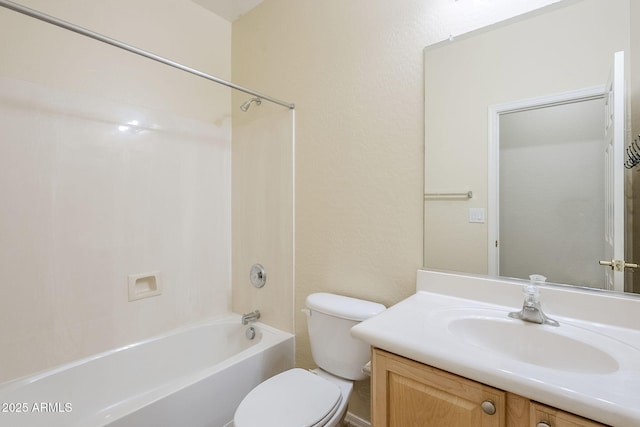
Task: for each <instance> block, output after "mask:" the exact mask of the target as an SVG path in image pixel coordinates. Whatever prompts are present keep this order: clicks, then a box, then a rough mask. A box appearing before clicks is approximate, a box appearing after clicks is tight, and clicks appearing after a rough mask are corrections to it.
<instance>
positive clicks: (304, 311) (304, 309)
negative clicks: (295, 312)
mask: <svg viewBox="0 0 640 427" xmlns="http://www.w3.org/2000/svg"><path fill="white" fill-rule="evenodd" d="M300 311H301V312H303V313H304V314H306V315H307V317H311V310H309V309H308V308H303V309H302V310H300Z"/></svg>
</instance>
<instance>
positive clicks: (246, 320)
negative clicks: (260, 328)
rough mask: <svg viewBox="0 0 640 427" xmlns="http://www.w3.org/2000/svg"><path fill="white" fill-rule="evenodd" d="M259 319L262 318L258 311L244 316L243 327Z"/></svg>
mask: <svg viewBox="0 0 640 427" xmlns="http://www.w3.org/2000/svg"><path fill="white" fill-rule="evenodd" d="M259 318H260V311H258V310H255V311H252V312H251V313H247V314H243V315H242V324H243V325H248V324H249V322H255V321H256V320H258V319H259Z"/></svg>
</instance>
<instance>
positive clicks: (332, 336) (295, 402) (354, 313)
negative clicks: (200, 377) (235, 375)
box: [233, 293, 385, 427]
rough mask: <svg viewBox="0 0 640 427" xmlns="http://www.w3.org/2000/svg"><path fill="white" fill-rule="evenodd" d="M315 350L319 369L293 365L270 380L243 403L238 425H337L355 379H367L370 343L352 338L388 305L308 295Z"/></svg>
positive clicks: (313, 347) (310, 335) (246, 426)
mask: <svg viewBox="0 0 640 427" xmlns="http://www.w3.org/2000/svg"><path fill="white" fill-rule="evenodd" d="M307 308H308V310H306V312H307V320H308V328H309V339H310V341H311V353H312V356H313V360H314V361H315V362H316V363H317V364H318V366H319V367H318V368H317V369H314V370H313V371H307V370H304V369H299V368H294V369H290V370H288V371H285V372H283V373H281V374H278V375H276V376H274V377H271V378H269V379H268V380H266V381H265V382H263V383H262V384H259V385H258V386H257V387H256V388H254V389H253V390H252V391H251V392H250V393H249V394H248V395H247V396H246V397H245V398H244V399H243V400H242V402H241V403H240V406H238V409H237V410H236V413H235V416H234V418H233V423H234V425H235V427H256V426H260V427H303V426H305V427H306V426H309V427H321V426H322V427H335V426H337V425H338V424H339V423H340V422H341V421H342V419H343V417H344V415H345V414H346V411H347V403H348V402H349V396H350V395H351V390H352V388H353V381H355V380H362V379H365V378H367V375H365V374H363V372H362V367H363V366H364V365H365V364H366V363H367V362H368V361H369V358H370V356H371V352H370V348H369V345H368V344H366V343H365V342H363V341H360V340H358V339H356V338H352V337H351V328H352V327H353V326H354V325H356V324H357V323H359V322H361V321H363V320H365V319H368V318H370V317H372V316H375V315H376V314H378V313H381V312H382V311H384V310H385V307H384V305H382V304H377V303H374V302H370V301H363V300H359V299H356V298H349V297H344V296H341V295H334V294H328V293H317V294H311V295H309V296H308V297H307Z"/></svg>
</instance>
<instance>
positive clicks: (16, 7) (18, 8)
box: [0, 0, 295, 110]
mask: <svg viewBox="0 0 640 427" xmlns="http://www.w3.org/2000/svg"><path fill="white" fill-rule="evenodd" d="M0 6H2V7H5V8H7V9H10V10H13V11H14V12H18V13H21V14H23V15H27V16H30V17H32V18H35V19H39V20H40V21H44V22H47V23H49V24H52V25H55V26H57V27H60V28H64V29H66V30H69V31H73V32H74V33H77V34H80V35H83V36H85V37H89V38H92V39H94V40H98V41H101V42H103V43H106V44H110V45H111V46H115V47H118V48H120V49H124V50H126V51H129V52H131V53H135V54H136V55H140V56H144V57H145V58H148V59H152V60H154V61H157V62H160V63H162V64H165V65H169V66H171V67H174V68H177V69H179V70H182V71H186V72H187V73H191V74H194V75H196V76H199V77H202V78H204V79H207V80H211V81H213V82H216V83H219V84H222V85H225V86H228V87H230V88H232V89H236V90H239V91H241V92H244V93H248V94H249V95H253V96H256V97H258V98H260V99H263V100H265V101H269V102H273V103H274V104H278V105H282V106H283V107H287V108H289V109H291V110H293V109H294V108H295V104H292V103H289V102H285V101H281V100H279V99H276V98H272V97H270V96H268V95H263V94H261V93H258V92H256V91H254V90H251V89H248V88H246V87H242V86H239V85H237V84H235V83H231V82H229V81H226V80H223V79H221V78H218V77H215V76H212V75H210V74H206V73H203V72H202V71H198V70H196V69H195V68H191V67H187V66H185V65H182V64H180V63H178V62H174V61H171V60H170V59H167V58H164V57H162V56H159V55H156V54H154V53H151V52H148V51H146V50H143V49H139V48H137V47H134V46H131V45H128V44H126V43H123V42H121V41H118V40H115V39H112V38H110V37H107V36H103V35H102V34H99V33H96V32H94V31H91V30H87V29H86V28H82V27H80V26H78V25H75V24H72V23H70V22H67V21H63V20H61V19H58V18H55V17H53V16H51V15H47V14H45V13H42V12H39V11H37V10H35V9H31V8H28V7H26V6H22V5H21V4H18V3H15V2H12V1H8V0H0Z"/></svg>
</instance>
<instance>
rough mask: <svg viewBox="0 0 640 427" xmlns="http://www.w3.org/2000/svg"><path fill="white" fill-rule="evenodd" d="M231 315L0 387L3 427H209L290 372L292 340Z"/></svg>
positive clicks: (216, 425)
mask: <svg viewBox="0 0 640 427" xmlns="http://www.w3.org/2000/svg"><path fill="white" fill-rule="evenodd" d="M254 327H255V329H256V331H257V335H256V337H255V339H253V340H249V339H247V338H246V337H245V331H246V329H247V326H242V325H241V323H240V316H238V315H235V314H232V315H228V316H224V317H221V318H216V319H213V320H210V321H207V322H202V323H199V324H196V325H193V326H189V327H184V328H181V329H177V330H175V331H171V332H169V333H166V334H163V335H161V336H157V337H154V338H151V339H148V340H145V341H142V342H139V343H135V344H132V345H128V346H125V347H122V348H119V349H116V350H112V351H108V352H105V353H101V354H98V355H95V356H91V357H88V358H85V359H82V360H78V361H76V362H72V363H69V364H67V365H63V366H61V367H58V368H55V369H52V370H49V371H46V372H42V373H39V374H37V375H33V376H30V377H25V378H20V379H17V380H14V381H9V382H6V383H4V384H0V405H2V406H0V426H5V425H6V426H12V427H13V426H28V427H38V426H47V427H51V426H64V427H70V426H103V425H109V426H111V427H139V426H189V427H197V426H208V427H221V426H224V425H226V424H228V423H229V422H230V421H231V420H232V419H233V413H234V412H235V409H236V407H237V406H238V405H239V404H240V401H241V400H242V398H243V397H244V396H245V395H246V394H247V393H248V392H249V391H250V390H251V389H252V388H253V387H255V386H256V385H257V384H259V383H260V382H262V381H264V380H265V379H267V378H269V377H271V376H273V375H275V374H277V373H279V372H282V371H284V370H286V369H289V368H292V367H293V364H294V361H293V351H294V337H293V335H291V334H289V333H286V332H282V331H279V330H277V329H274V328H270V327H268V326H266V325H263V324H261V323H257V324H255V325H254Z"/></svg>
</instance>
